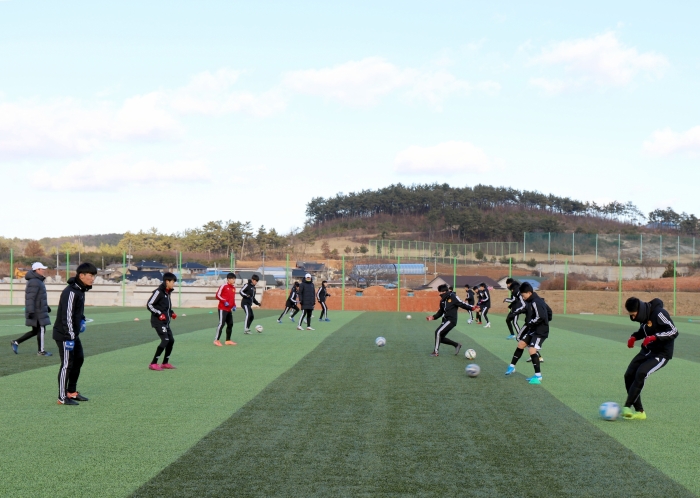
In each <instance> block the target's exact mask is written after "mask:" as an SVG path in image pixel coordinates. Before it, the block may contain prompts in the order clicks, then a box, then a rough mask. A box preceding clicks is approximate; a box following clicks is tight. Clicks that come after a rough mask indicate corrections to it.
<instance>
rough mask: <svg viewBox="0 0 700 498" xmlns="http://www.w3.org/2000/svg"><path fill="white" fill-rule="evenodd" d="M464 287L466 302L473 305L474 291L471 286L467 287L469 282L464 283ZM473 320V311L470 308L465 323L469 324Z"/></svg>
mask: <svg viewBox="0 0 700 498" xmlns="http://www.w3.org/2000/svg"><path fill="white" fill-rule="evenodd" d="M464 288H465V289H467V304H468V305H469V306H474V291H473V290H472V288H471V287H469V284H467V285H465V286H464ZM473 321H474V312H473V311H472V310H469V320H467V323H469V324H471V323H472V322H473Z"/></svg>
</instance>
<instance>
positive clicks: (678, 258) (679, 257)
mask: <svg viewBox="0 0 700 498" xmlns="http://www.w3.org/2000/svg"><path fill="white" fill-rule="evenodd" d="M680 260H681V236H680V235H679V236H678V255H677V256H676V261H680ZM674 314H675V313H674Z"/></svg>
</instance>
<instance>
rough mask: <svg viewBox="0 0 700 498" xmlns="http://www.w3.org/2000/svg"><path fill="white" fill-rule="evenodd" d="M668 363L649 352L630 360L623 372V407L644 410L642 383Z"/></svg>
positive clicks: (665, 359) (666, 359) (666, 360)
mask: <svg viewBox="0 0 700 498" xmlns="http://www.w3.org/2000/svg"><path fill="white" fill-rule="evenodd" d="M668 362H669V360H668V358H663V357H661V356H653V353H651V352H647V353H639V354H638V355H637V356H635V357H634V358H632V361H631V362H630V364H629V366H628V367H627V371H626V372H625V388H627V401H626V402H625V406H632V405H634V409H635V410H637V411H638V412H641V411H642V410H644V408H643V407H642V397H641V394H642V389H644V382H645V381H646V380H647V377H649V376H650V375H651V374H653V373H654V372H656V371H657V370H660V369H661V368H663V367H665V366H666V365H667V364H668Z"/></svg>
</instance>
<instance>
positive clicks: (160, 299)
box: [146, 272, 177, 371]
mask: <svg viewBox="0 0 700 498" xmlns="http://www.w3.org/2000/svg"><path fill="white" fill-rule="evenodd" d="M175 282H177V277H176V276H175V275H174V274H172V273H170V272H167V273H164V274H163V283H162V284H160V285H159V286H158V288H157V289H156V290H154V291H153V294H151V297H150V298H149V299H148V303H147V304H146V308H148V311H150V312H151V327H153V328H154V329H155V330H156V334H158V337H159V338H160V344H158V347H157V348H156V354H155V356H154V357H153V360H151V364H150V365H148V368H149V369H151V370H158V371H160V370H175V367H174V366H172V365H171V364H170V354H171V353H172V352H173V346H174V345H175V338H174V337H173V331H172V330H171V329H170V320H175V319H176V318H177V314H175V312H174V311H173V305H172V302H171V300H170V295H171V294H172V292H173V289H174V288H175ZM163 351H165V356H164V357H163V363H162V364H160V365H158V359H159V358H160V355H161V354H163Z"/></svg>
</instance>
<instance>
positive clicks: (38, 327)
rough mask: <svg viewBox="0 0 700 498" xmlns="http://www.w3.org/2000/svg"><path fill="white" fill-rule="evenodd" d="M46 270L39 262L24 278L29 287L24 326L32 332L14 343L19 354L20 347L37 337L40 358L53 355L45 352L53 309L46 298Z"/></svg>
mask: <svg viewBox="0 0 700 498" xmlns="http://www.w3.org/2000/svg"><path fill="white" fill-rule="evenodd" d="M44 270H46V267H45V266H44V265H42V264H41V263H39V262H36V263H34V264H33V265H32V269H31V271H29V272H27V274H26V275H25V276H24V278H25V279H26V280H27V286H26V288H25V291H24V317H25V322H24V324H25V325H26V326H27V327H31V328H32V330H30V331H29V332H27V333H26V334H24V335H23V336H22V337H20V338H19V339H16V340H14V341H12V350H13V351H14V352H15V354H17V353H18V351H17V350H18V349H19V345H20V344H22V343H23V342H24V341H26V340H27V339H30V338H32V337H34V336H36V342H37V346H38V352H37V354H38V355H39V356H51V353H49V352H48V351H45V350H44V334H45V332H46V326H47V325H51V318H50V317H49V313H51V308H50V307H49V301H48V298H47V296H46V285H44V279H45V278H46V277H45V276H44Z"/></svg>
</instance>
